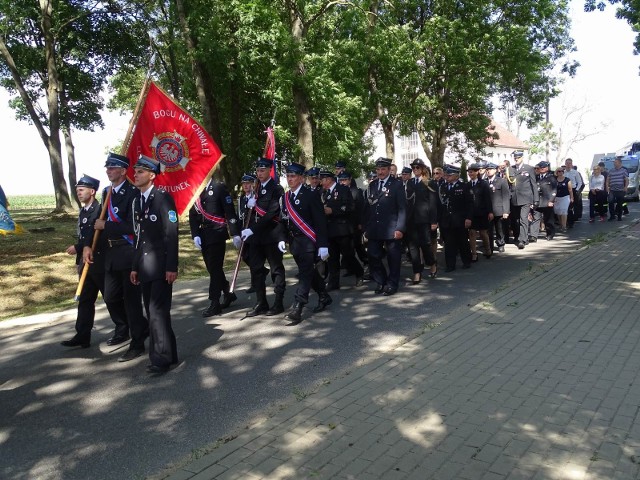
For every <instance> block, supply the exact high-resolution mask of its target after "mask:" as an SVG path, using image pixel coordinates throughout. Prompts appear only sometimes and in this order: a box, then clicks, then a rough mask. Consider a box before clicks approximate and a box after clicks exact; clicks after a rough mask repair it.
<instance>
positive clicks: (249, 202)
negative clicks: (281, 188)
mask: <svg viewBox="0 0 640 480" xmlns="http://www.w3.org/2000/svg"><path fill="white" fill-rule="evenodd" d="M255 206H256V197H251V198H250V199H249V200H247V208H253V207H255Z"/></svg>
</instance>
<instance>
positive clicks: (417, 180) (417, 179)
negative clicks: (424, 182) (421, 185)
mask: <svg viewBox="0 0 640 480" xmlns="http://www.w3.org/2000/svg"><path fill="white" fill-rule="evenodd" d="M419 181H420V179H419V178H418V177H416V185H417V184H418V182H419Z"/></svg>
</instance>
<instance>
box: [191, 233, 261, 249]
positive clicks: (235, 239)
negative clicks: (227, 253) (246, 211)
mask: <svg viewBox="0 0 640 480" xmlns="http://www.w3.org/2000/svg"><path fill="white" fill-rule="evenodd" d="M249 231H250V232H251V230H249ZM251 233H253V232H251ZM193 244H194V245H195V246H196V248H197V249H198V250H202V239H201V238H200V237H193ZM241 244H242V239H241V238H240V237H239V236H238V235H236V236H235V237H233V246H234V247H236V249H240V245H241Z"/></svg>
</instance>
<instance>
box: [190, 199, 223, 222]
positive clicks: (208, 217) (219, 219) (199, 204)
mask: <svg viewBox="0 0 640 480" xmlns="http://www.w3.org/2000/svg"><path fill="white" fill-rule="evenodd" d="M195 207H196V211H197V212H198V213H199V214H200V215H202V216H203V217H204V218H205V219H206V220H209V221H210V222H212V223H217V224H218V225H226V224H227V219H226V218H224V217H218V216H216V215H212V214H211V213H207V212H206V211H205V209H204V207H203V206H202V201H201V200H200V198H198V199H197V200H196V204H195Z"/></svg>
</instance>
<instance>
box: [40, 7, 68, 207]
mask: <svg viewBox="0 0 640 480" xmlns="http://www.w3.org/2000/svg"><path fill="white" fill-rule="evenodd" d="M40 10H41V13H42V31H43V33H44V40H45V62H46V65H47V76H48V79H47V80H48V85H47V108H48V111H49V138H48V145H47V150H48V151H49V162H50V163H51V175H52V179H53V188H54V191H55V196H56V209H55V212H57V213H70V212H73V207H72V206H71V199H70V198H69V190H67V185H66V182H65V179H64V171H63V169H62V145H61V143H60V102H59V97H58V95H59V93H60V83H59V76H58V68H57V66H56V52H55V40H54V37H53V33H52V31H51V17H52V14H53V11H52V10H53V7H52V2H50V1H48V0H40Z"/></svg>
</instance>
